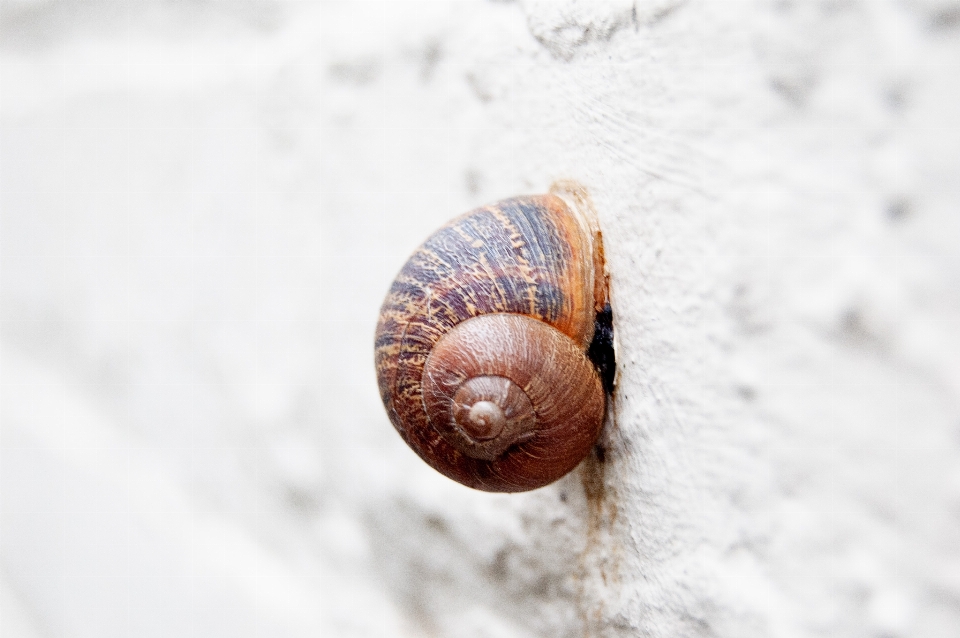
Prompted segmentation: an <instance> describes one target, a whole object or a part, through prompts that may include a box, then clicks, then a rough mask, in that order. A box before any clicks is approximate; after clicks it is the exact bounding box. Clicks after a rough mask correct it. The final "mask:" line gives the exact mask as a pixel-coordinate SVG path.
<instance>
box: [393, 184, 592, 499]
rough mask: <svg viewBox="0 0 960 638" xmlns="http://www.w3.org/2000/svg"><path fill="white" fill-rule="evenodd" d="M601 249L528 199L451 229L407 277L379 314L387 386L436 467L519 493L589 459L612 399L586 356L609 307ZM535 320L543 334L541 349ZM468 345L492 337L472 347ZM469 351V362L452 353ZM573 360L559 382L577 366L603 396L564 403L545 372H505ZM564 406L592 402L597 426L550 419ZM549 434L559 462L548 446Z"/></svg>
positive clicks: (553, 205)
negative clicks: (601, 307)
mask: <svg viewBox="0 0 960 638" xmlns="http://www.w3.org/2000/svg"><path fill="white" fill-rule="evenodd" d="M592 241H593V240H592V236H591V234H590V233H589V232H588V231H587V230H586V229H585V228H584V226H583V224H582V222H581V221H580V220H579V219H577V218H576V217H575V216H574V215H573V214H572V213H571V211H570V209H569V208H568V207H567V205H566V204H565V203H564V201H563V200H561V199H560V198H558V197H556V196H554V195H538V196H528V197H518V198H514V199H509V200H504V201H501V202H498V203H496V204H493V205H491V206H488V207H484V208H479V209H476V210H474V211H471V212H470V213H467V214H466V215H463V216H461V217H459V218H457V219H455V220H453V221H452V222H450V223H449V224H447V225H446V226H444V227H443V228H441V229H440V230H438V231H437V232H436V233H434V234H433V235H432V236H431V237H430V238H428V239H427V241H426V242H424V244H423V245H422V246H421V247H420V248H419V249H418V250H417V251H416V252H415V253H414V254H413V256H411V258H410V259H409V261H408V262H407V263H406V264H405V265H404V267H403V268H402V269H401V271H400V274H399V275H398V276H397V278H396V280H395V281H394V283H393V285H392V286H391V288H390V292H389V293H388V295H387V298H386V300H385V301H384V304H383V307H382V308H381V314H380V321H379V324H378V326H377V334H376V363H377V377H378V382H379V386H380V393H381V397H382V398H383V402H384V405H385V406H386V408H387V412H388V414H389V416H390V419H391V421H392V423H393V425H394V426H395V427H396V429H397V431H398V432H399V433H400V434H401V436H402V437H403V438H404V440H405V441H406V442H407V443H408V444H409V445H410V446H411V447H412V448H413V449H414V451H416V452H417V453H418V454H419V455H420V456H421V457H422V458H423V459H424V460H425V461H427V462H428V463H429V464H430V465H432V466H433V467H434V468H435V469H437V470H439V471H440V472H441V473H443V474H445V475H447V476H449V477H450V478H453V479H454V480H457V481H459V482H461V483H464V484H466V485H468V486H471V487H475V488H477V489H483V490H488V491H521V490H527V489H533V488H535V487H539V486H541V485H545V484H546V483H549V482H551V481H552V480H555V479H556V478H559V477H560V476H562V475H563V474H565V473H566V472H567V471H569V470H570V469H572V468H573V467H574V466H575V465H576V464H577V463H578V462H579V460H580V459H581V458H582V457H583V456H584V455H585V454H586V453H587V452H588V451H589V448H590V446H591V445H592V442H593V440H594V439H595V438H596V435H597V432H598V431H599V427H600V422H601V421H602V417H603V403H604V399H603V390H602V388H600V387H599V380H598V377H597V374H596V371H595V370H593V368H592V366H591V364H590V363H589V361H587V360H586V358H585V356H584V355H583V352H584V350H585V349H586V347H587V346H588V345H589V343H590V340H591V338H592V336H593V328H594V318H595V314H596V305H597V302H596V300H595V298H594V297H595V289H596V287H597V286H596V281H597V280H596V277H597V276H598V275H597V266H596V264H595V262H594V250H593V243H592ZM533 324H537V325H536V326H534V327H533V328H532V331H533V332H534V333H536V334H538V335H540V336H536V337H534V339H533V341H529V340H528V339H527V337H526V336H525V335H526V333H528V332H530V330H529V329H530V327H531V325H533ZM544 331H546V336H544V335H543V334H541V333H543V332H544ZM461 333H463V334H461ZM521 333H523V334H521ZM458 335H459V336H458ZM491 335H499V336H491ZM464 336H470V337H471V338H475V337H478V336H479V337H480V340H481V341H480V342H479V343H478V344H477V345H470V343H471V342H468V341H464ZM561 343H562V344H563V345H558V344H561ZM494 344H496V346H497V347H496V348H493V349H490V348H489V346H491V345H494ZM454 345H455V346H456V347H455V348H453V346H454ZM481 345H482V346H483V347H482V348H481ZM438 346H440V350H437V347H438ZM461 350H463V351H464V352H467V353H471V354H470V356H467V355H463V356H461V355H450V354H449V353H450V352H459V351H461ZM481 350H482V351H483V352H480V351H481ZM442 353H446V354H442ZM484 353H486V354H484ZM557 353H562V356H560V355H558V354H557ZM567 358H577V359H578V360H582V363H581V364H579V367H577V365H573V364H567V363H560V364H559V365H558V366H557V370H559V371H560V373H559V374H560V377H562V376H564V375H567V374H569V373H571V371H572V370H574V369H576V370H578V371H579V374H581V375H584V376H583V377H582V378H583V380H582V381H574V382H573V386H574V387H575V388H576V389H577V392H575V393H574V394H577V393H578V392H580V391H581V390H583V389H584V388H589V390H588V392H587V393H586V394H590V396H591V397H593V398H584V397H583V396H580V394H577V396H576V397H571V396H566V398H559V399H558V398H556V397H552V396H551V395H549V394H547V393H544V392H542V391H541V390H540V389H538V388H541V386H542V383H541V382H540V381H537V380H536V379H538V378H539V377H537V375H535V374H534V375H532V376H530V375H528V373H526V372H517V371H514V370H510V369H507V368H504V367H503V366H502V365H500V364H503V363H504V362H508V363H509V364H510V365H514V364H517V363H519V362H521V361H525V362H526V364H525V365H526V366H527V368H530V369H537V368H538V367H542V366H540V364H541V363H543V361H546V360H550V361H553V360H555V359H556V360H557V361H562V362H565V361H566V360H567ZM467 360H472V361H474V362H476V361H480V362H485V363H483V364H482V365H481V364H480V363H467ZM451 361H455V362H457V365H454V366H451V365H448V364H450V362H451ZM438 362H443V365H440V366H439V367H438V366H437V365H434V364H438ZM492 363H497V365H492ZM461 364H463V365H461ZM487 364H491V365H487ZM458 366H459V367H458ZM477 366H479V367H477ZM484 366H486V367H484ZM498 366H499V367H498ZM508 367H509V366H508ZM468 369H469V370H470V371H469V372H467V370H468ZM518 369H520V368H518ZM548 377H549V375H548ZM560 377H556V376H555V377H551V378H552V379H553V380H552V381H550V382H548V385H554V386H556V385H559V384H560V380H561V379H560ZM471 379H472V380H471ZM564 380H566V379H564ZM538 384H540V385H538ZM594 385H595V386H596V387H594ZM531 390H532V394H531ZM591 393H592V394H591ZM559 395H560V396H562V395H563V392H561V393H559ZM584 396H586V395H584ZM558 400H560V401H565V402H567V403H568V404H578V405H582V406H585V407H584V413H585V414H586V413H589V415H590V416H589V418H584V419H580V417H576V416H575V417H573V418H571V417H569V416H565V415H563V414H561V413H559V412H556V411H551V410H552V409H553V408H552V407H551V406H553V404H554V403H555V402H556V401H558ZM598 410H599V412H598ZM428 415H429V416H428ZM544 415H557V416H558V418H559V419H560V421H563V422H566V423H568V424H571V423H572V424H574V428H573V429H574V436H573V437H572V439H571V441H567V440H566V439H563V440H560V439H559V438H558V437H556V436H555V435H558V434H563V437H567V433H566V432H565V431H564V432H561V431H559V430H557V431H554V430H551V428H552V427H554V426H552V425H551V426H548V427H547V428H546V429H544V427H543V422H544V419H543V416H544ZM587 421H589V423H587ZM550 437H553V438H556V439H557V441H555V442H553V443H552V445H554V446H555V448H556V452H555V453H554V452H550V451H549V450H548V449H547V447H545V446H546V443H547V441H549V440H551V438H550ZM567 438H569V437H567ZM578 446H579V447H578ZM574 447H576V448H577V450H576V452H575V454H579V456H576V458H572V457H573V456H575V454H571V450H572V448H574ZM580 448H582V450H581V449H580ZM560 451H564V453H566V454H567V456H566V457H563V458H562V459H561V456H562V455H560ZM551 454H554V456H551ZM541 457H549V458H550V459H552V460H548V461H547V462H545V463H540V462H539V460H538V459H540V458H541ZM538 463H539V466H538ZM540 466H544V467H540Z"/></svg>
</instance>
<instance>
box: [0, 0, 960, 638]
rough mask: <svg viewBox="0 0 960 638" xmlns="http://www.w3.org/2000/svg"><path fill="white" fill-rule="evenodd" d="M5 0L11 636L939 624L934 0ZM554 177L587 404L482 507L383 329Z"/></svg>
mask: <svg viewBox="0 0 960 638" xmlns="http://www.w3.org/2000/svg"><path fill="white" fill-rule="evenodd" d="M0 6H2V10H0V38H2V40H0V89H2V90H0V126H2V129H0V134H2V138H0V180H2V182H0V196H2V211H0V212H2V224H3V226H2V234H0V259H2V270H0V295H2V296H0V301H2V308H0V311H2V316H0V320H2V323H0V328H2V331H0V339H2V341H0V345H2V349H0V354H2V366H0V372H2V374H3V379H2V383H3V385H2V389H3V401H2V404H0V407H2V409H3V412H2V419H3V421H2V431H0V453H2V457H0V472H2V475H0V479H2V482H0V524H2V529H0V567H2V571H0V585H2V588H0V612H2V613H0V629H3V630H4V635H5V636H6V635H7V632H14V631H15V632H18V633H13V634H12V635H22V636H48V635H49V636H59V635H65V636H79V635H97V636H113V635H116V636H129V635H136V634H137V632H141V633H143V634H144V635H177V636H189V635H196V636H220V635H224V636H226V635H230V636H242V635H270V636H278V635H290V636H306V635H316V634H317V632H318V631H319V632H320V633H321V634H322V635H324V636H335V637H341V636H343V637H354V636H356V637H367V636H378V637H379V636H443V637H447V636H453V637H464V638H467V637H469V638H477V637H481V636H495V637H501V636H502V637H514V636H516V637H521V636H522V637H533V636H544V637H546V636H550V637H555V636H571V637H573V636H583V635H589V636H635V635H652V636H678V635H680V636H697V635H704V636H711V635H716V636H737V637H742V636H786V637H792V636H798V637H799V636H870V637H877V638H880V637H887V636H924V637H926V636H951V635H955V634H956V631H957V627H960V579H958V576H957V574H960V363H958V362H960V254H958V252H960V214H958V208H960V153H958V152H957V149H958V148H960V109H957V107H956V105H957V103H958V99H960V4H958V3H957V2H954V1H948V0H903V1H889V2H887V1H883V0H862V1H859V2H858V1H854V0H850V1H846V2H838V1H830V2H827V1H822V2H818V1H813V0H811V1H810V2H789V1H769V2H763V1H756V2H747V1H743V2H739V1H738V2H733V1H731V2H706V1H695V0H689V1H687V2H683V1H681V0H651V1H647V2H644V1H642V0H637V1H636V2H626V1H610V2H576V1H573V0H556V1H553V2H516V3H509V2H469V3H422V4H412V3H389V4H382V3H342V4H341V3H337V4H326V3H324V4H315V3H273V2H266V1H254V2H243V3H216V2H199V1H198V2H185V3H167V2H160V1H156V2H146V3H141V4H138V5H135V6H134V5H130V4H128V3H123V2H119V1H117V2H111V1H107V0H104V1H101V2H78V3H62V2H54V1H43V0H37V1H33V2H28V1H24V0H21V1H18V2H6V3H4V4H3V5H0ZM561 178H573V179H576V180H578V181H580V182H581V183H583V184H585V185H586V186H587V187H588V188H589V190H590V193H591V195H592V197H593V201H594V203H595V205H596V208H597V212H598V214H599V217H600V222H601V224H602V226H603V230H604V232H605V237H606V250H607V255H608V258H609V266H610V272H611V281H612V295H613V299H614V310H615V313H616V315H615V327H616V330H617V337H618V345H619V350H618V356H619V361H620V380H619V387H618V391H617V399H616V403H615V406H614V411H615V419H616V425H615V427H613V428H610V429H609V430H608V431H607V432H606V433H605V435H604V437H603V440H602V445H603V448H604V450H605V453H604V455H603V460H602V462H601V461H600V460H599V459H597V458H591V459H588V461H587V462H585V463H584V465H582V466H581V467H580V468H579V469H578V470H577V471H576V472H574V473H573V474H571V475H570V476H568V477H566V478H565V479H563V480H561V481H560V482H558V483H557V484H555V485H553V486H549V487H547V488H544V489H542V490H538V491H535V492H531V493H527V494H522V495H512V496H505V495H491V494H484V493H479V492H474V491H471V490H468V489H466V488H463V487H461V486H459V485H456V484H454V483H452V482H450V481H448V480H446V479H444V478H443V477H441V476H440V475H438V474H436V473H435V472H433V471H432V470H430V469H429V468H428V467H426V466H425V465H423V464H422V463H421V462H420V461H419V460H418V459H417V458H416V457H415V456H414V454H413V453H412V452H410V451H409V450H407V449H406V448H405V447H404V446H403V444H402V442H401V441H400V439H399V437H398V436H397V435H396V434H395V433H394V432H393V431H392V429H391V428H390V426H389V423H388V421H387V418H386V415H385V414H384V413H383V409H382V406H381V405H380V403H379V398H378V397H377V393H376V386H375V380H374V373H373V365H372V332H373V327H374V324H375V321H376V312H377V309H378V306H379V304H380V302H381V300H382V297H383V294H384V293H385V292H386V289H387V287H388V285H389V282H390V280H391V279H392V277H393V275H394V274H395V272H396V270H397V269H398V268H399V267H400V265H401V264H402V263H403V261H404V259H405V258H406V257H407V255H408V253H409V252H410V251H411V250H412V249H413V248H414V247H415V246H416V245H417V244H418V243H419V242H420V241H422V240H423V238H425V237H426V236H427V235H428V234H429V233H430V232H432V230H434V229H435V228H436V227H438V226H439V225H440V224H441V223H443V222H444V221H446V220H447V219H449V218H450V217H452V216H453V215H455V214H458V213H460V212H464V211H466V210H468V209H470V208H471V207H473V206H476V205H480V204H483V203H488V202H491V201H494V200H496V199H499V198H502V197H507V196H511V195H516V194H522V193H530V192H542V191H544V190H546V189H547V188H548V187H549V185H550V183H551V182H553V181H554V180H556V179H561Z"/></svg>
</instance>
